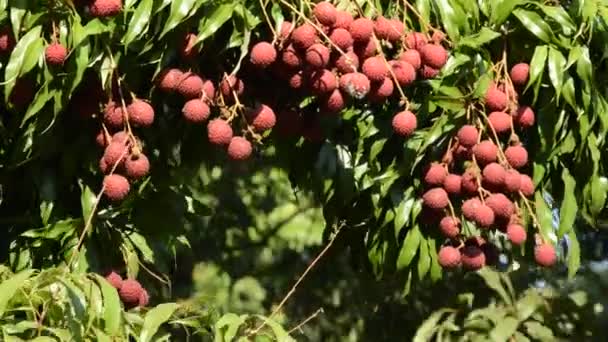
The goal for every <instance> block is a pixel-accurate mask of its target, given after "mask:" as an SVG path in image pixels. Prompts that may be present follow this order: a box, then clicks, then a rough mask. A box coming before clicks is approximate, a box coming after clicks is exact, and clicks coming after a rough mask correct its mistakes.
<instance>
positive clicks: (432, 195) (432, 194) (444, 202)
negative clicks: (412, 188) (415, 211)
mask: <svg viewBox="0 0 608 342" xmlns="http://www.w3.org/2000/svg"><path fill="white" fill-rule="evenodd" d="M422 201H423V203H424V205H426V206H427V207H429V208H431V209H436V210H437V209H443V208H445V207H447V206H448V203H449V202H450V200H449V198H448V193H447V192H445V190H443V188H433V189H430V190H427V192H425V193H424V195H422Z"/></svg>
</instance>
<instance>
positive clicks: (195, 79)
mask: <svg viewBox="0 0 608 342" xmlns="http://www.w3.org/2000/svg"><path fill="white" fill-rule="evenodd" d="M177 92H178V93H179V94H180V95H182V96H183V97H185V98H186V99H192V98H195V97H200V96H201V94H202V92H203V79H202V78H201V77H200V76H198V75H196V74H194V73H191V72H188V73H184V74H183V75H182V77H181V80H180V82H179V83H178V85H177Z"/></svg>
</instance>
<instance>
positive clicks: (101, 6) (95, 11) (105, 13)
mask: <svg viewBox="0 0 608 342" xmlns="http://www.w3.org/2000/svg"><path fill="white" fill-rule="evenodd" d="M121 10H122V0H93V1H92V3H91V4H90V5H89V13H90V14H91V16H93V17H97V18H102V17H112V16H115V15H117V14H118V13H120V11H121Z"/></svg>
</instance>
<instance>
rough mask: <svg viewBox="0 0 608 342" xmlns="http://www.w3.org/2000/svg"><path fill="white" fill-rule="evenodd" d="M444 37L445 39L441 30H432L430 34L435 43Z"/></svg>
mask: <svg viewBox="0 0 608 342" xmlns="http://www.w3.org/2000/svg"><path fill="white" fill-rule="evenodd" d="M444 39H445V33H443V32H441V31H434V32H433V34H432V35H431V40H432V41H433V42H434V43H435V44H439V43H441V42H442V41H443V40H444Z"/></svg>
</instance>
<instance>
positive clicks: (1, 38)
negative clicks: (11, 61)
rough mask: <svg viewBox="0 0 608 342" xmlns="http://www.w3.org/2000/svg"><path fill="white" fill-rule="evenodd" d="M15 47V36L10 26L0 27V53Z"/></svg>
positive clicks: (9, 51)
mask: <svg viewBox="0 0 608 342" xmlns="http://www.w3.org/2000/svg"><path fill="white" fill-rule="evenodd" d="M14 47H15V38H13V32H12V31H11V28H10V26H3V27H2V28H0V55H5V54H9V53H11V52H12V51H13V48H14Z"/></svg>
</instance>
